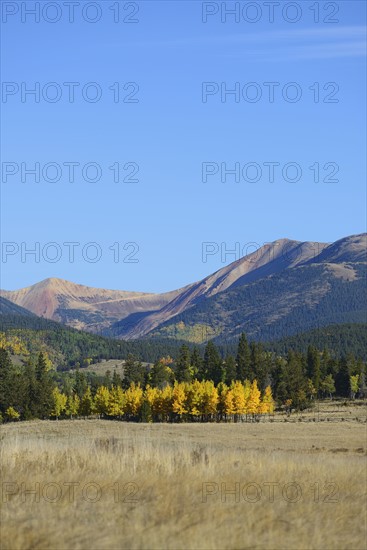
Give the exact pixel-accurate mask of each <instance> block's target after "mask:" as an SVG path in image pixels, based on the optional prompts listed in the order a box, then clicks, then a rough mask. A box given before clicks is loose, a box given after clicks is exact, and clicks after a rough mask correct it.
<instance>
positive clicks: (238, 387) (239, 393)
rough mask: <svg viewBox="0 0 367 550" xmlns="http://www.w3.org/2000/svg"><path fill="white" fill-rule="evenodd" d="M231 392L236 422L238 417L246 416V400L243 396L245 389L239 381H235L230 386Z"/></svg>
mask: <svg viewBox="0 0 367 550" xmlns="http://www.w3.org/2000/svg"><path fill="white" fill-rule="evenodd" d="M231 392H232V399H233V414H234V420H235V422H237V420H238V417H242V415H244V414H246V407H247V399H246V396H245V387H244V385H243V384H242V383H241V382H240V381H239V380H236V381H235V382H232V384H231Z"/></svg>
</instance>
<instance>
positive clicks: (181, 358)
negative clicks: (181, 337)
mask: <svg viewBox="0 0 367 550" xmlns="http://www.w3.org/2000/svg"><path fill="white" fill-rule="evenodd" d="M175 374H176V380H177V381H178V382H190V380H191V378H192V368H191V364H190V350H189V348H188V346H187V345H186V344H183V345H182V346H181V347H180V350H179V354H178V358H177V362H176V370H175Z"/></svg>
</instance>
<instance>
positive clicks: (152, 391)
mask: <svg viewBox="0 0 367 550" xmlns="http://www.w3.org/2000/svg"><path fill="white" fill-rule="evenodd" d="M158 393H159V390H158V389H157V388H152V386H149V384H148V386H147V387H146V388H145V392H144V399H145V400H146V401H147V402H148V403H149V405H150V407H151V409H152V412H153V413H154V412H156V409H157V399H158Z"/></svg>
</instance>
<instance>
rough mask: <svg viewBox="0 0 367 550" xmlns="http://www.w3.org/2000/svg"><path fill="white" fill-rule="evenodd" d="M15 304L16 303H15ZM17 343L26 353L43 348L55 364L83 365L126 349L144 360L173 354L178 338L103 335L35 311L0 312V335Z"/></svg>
mask: <svg viewBox="0 0 367 550" xmlns="http://www.w3.org/2000/svg"><path fill="white" fill-rule="evenodd" d="M15 307H17V306H15ZM19 309H21V308H19ZM1 334H4V335H5V336H4V337H5V339H6V340H7V341H8V342H11V341H16V342H17V343H19V342H20V343H21V347H22V349H23V348H24V349H25V350H26V352H27V354H29V355H34V354H38V353H39V352H40V351H43V352H46V353H47V355H48V356H49V358H50V360H51V361H52V363H53V365H54V367H55V368H57V369H59V370H64V369H68V368H73V367H75V366H77V365H78V364H79V365H80V366H81V367H83V366H87V365H88V364H90V363H92V362H93V363H95V362H98V361H101V360H103V359H120V360H121V359H126V357H127V355H128V354H129V353H132V354H134V355H135V356H136V357H137V358H139V359H141V360H142V361H146V362H150V363H152V362H154V361H156V360H157V359H159V358H161V357H164V356H167V355H171V356H172V357H175V356H176V354H177V351H178V349H179V346H180V345H181V344H182V342H180V341H177V342H173V341H172V340H168V341H164V340H158V341H154V340H149V341H131V342H126V341H123V340H114V339H111V338H104V337H102V336H97V335H95V334H91V333H88V332H83V331H79V330H76V329H72V328H69V327H65V326H63V325H61V324H59V323H56V322H55V321H50V320H48V319H42V318H40V317H37V316H36V315H33V314H30V315H29V316H27V315H23V314H21V315H18V314H16V315H14V314H12V315H10V314H8V315H0V336H1Z"/></svg>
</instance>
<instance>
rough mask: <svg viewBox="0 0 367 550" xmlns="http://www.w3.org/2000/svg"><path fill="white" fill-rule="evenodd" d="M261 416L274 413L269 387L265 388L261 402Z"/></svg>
mask: <svg viewBox="0 0 367 550" xmlns="http://www.w3.org/2000/svg"><path fill="white" fill-rule="evenodd" d="M260 409H261V414H272V413H273V412H274V399H273V395H272V392H271V387H270V386H267V387H266V388H265V391H264V395H263V398H262V400H261V406H260Z"/></svg>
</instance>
